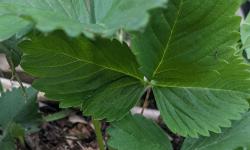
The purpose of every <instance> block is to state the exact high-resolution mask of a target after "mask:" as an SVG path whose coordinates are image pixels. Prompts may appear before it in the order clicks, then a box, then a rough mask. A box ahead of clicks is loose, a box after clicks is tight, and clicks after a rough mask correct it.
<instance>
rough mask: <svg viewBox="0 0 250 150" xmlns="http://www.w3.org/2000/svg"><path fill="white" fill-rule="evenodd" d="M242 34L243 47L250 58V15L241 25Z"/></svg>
mask: <svg viewBox="0 0 250 150" xmlns="http://www.w3.org/2000/svg"><path fill="white" fill-rule="evenodd" d="M240 34H241V42H242V44H243V48H244V49H245V51H246V54H247V58H248V59H250V16H249V15H248V16H247V18H246V20H244V22H243V23H242V25H241V28H240Z"/></svg>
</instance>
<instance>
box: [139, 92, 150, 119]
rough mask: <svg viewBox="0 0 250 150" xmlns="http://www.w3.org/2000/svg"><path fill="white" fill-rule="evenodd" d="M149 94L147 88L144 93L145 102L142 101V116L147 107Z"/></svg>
mask: <svg viewBox="0 0 250 150" xmlns="http://www.w3.org/2000/svg"><path fill="white" fill-rule="evenodd" d="M150 93H151V88H148V89H147V93H146V97H145V100H144V103H143V106H142V110H141V115H143V113H144V110H145V109H146V108H147V107H148V105H149V96H150Z"/></svg>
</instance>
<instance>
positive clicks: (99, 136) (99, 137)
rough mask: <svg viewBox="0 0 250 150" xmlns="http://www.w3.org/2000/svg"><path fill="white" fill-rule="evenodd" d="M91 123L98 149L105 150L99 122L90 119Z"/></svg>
mask: <svg viewBox="0 0 250 150" xmlns="http://www.w3.org/2000/svg"><path fill="white" fill-rule="evenodd" d="M92 122H93V125H94V127H95V133H96V139H97V142H98V146H99V149H100V150H105V148H104V144H103V137H102V131H101V121H99V120H95V119H92Z"/></svg>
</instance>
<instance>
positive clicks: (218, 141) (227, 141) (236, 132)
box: [182, 112, 250, 150]
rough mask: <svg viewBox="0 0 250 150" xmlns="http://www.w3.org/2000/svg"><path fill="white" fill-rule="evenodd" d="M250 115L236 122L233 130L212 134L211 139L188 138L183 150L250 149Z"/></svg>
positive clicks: (228, 129) (227, 129) (247, 114)
mask: <svg viewBox="0 0 250 150" xmlns="http://www.w3.org/2000/svg"><path fill="white" fill-rule="evenodd" d="M249 125H250V113H249V112H248V113H246V114H245V115H244V117H243V118H242V119H241V120H239V121H235V122H234V123H233V125H232V127H231V128H226V129H223V132H222V133H221V134H212V135H211V136H210V137H201V138H199V139H192V138H188V139H186V140H185V142H184V145H183V147H182V150H194V149H195V150H235V149H237V148H242V150H243V148H245V149H249V148H250V141H249V139H250V126H249Z"/></svg>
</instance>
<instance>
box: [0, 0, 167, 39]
mask: <svg viewBox="0 0 250 150" xmlns="http://www.w3.org/2000/svg"><path fill="white" fill-rule="evenodd" d="M166 2H167V0H148V1H147V3H145V2H144V0H136V1H134V0H105V1H103V0H94V7H93V8H94V11H93V12H94V13H95V18H96V23H95V24H91V23H90V17H89V16H90V15H89V12H90V10H89V7H88V5H86V3H85V0H61V1H57V0H49V1H48V0H46V1H40V0H24V1H22V2H21V1H19V0H1V1H0V14H1V16H0V33H1V34H0V39H1V40H5V39H8V38H9V37H11V36H13V34H15V32H17V31H18V30H19V29H22V28H24V27H25V26H26V25H29V24H35V26H36V28H37V29H39V30H40V31H42V32H51V31H53V30H57V29H63V30H64V31H65V32H66V33H67V34H68V35H69V36H77V35H79V34H81V33H85V34H86V35H87V36H91V34H92V33H97V34H101V35H102V36H112V35H114V34H115V33H116V32H117V31H118V30H119V29H124V30H126V31H137V30H139V29H141V28H143V27H144V26H145V25H146V24H147V22H148V19H149V14H148V11H149V10H151V9H153V8H157V7H163V5H164V4H165V3H166ZM17 24H18V26H17ZM6 27H8V28H6Z"/></svg>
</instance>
